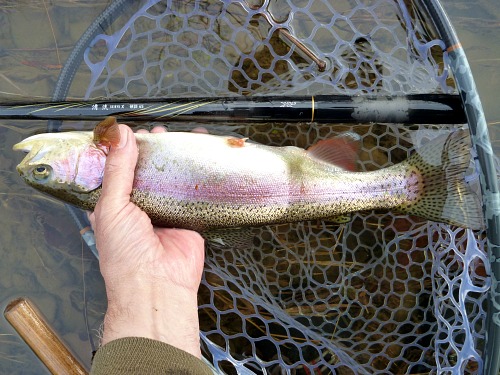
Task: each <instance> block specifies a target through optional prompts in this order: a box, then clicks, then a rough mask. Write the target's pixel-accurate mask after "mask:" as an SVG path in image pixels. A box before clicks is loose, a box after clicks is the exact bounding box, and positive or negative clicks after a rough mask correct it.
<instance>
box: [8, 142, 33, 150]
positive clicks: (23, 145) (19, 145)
mask: <svg viewBox="0 0 500 375" xmlns="http://www.w3.org/2000/svg"><path fill="white" fill-rule="evenodd" d="M32 148H33V143H31V142H30V143H28V142H26V141H22V142H19V143H16V144H15V145H14V146H12V150H14V151H22V152H25V153H28V152H30V151H31V149H32Z"/></svg>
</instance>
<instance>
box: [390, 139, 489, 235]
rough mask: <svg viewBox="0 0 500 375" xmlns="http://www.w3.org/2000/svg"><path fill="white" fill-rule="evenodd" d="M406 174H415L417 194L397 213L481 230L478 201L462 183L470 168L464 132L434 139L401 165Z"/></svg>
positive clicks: (481, 223) (481, 217)
mask: <svg viewBox="0 0 500 375" xmlns="http://www.w3.org/2000/svg"><path fill="white" fill-rule="evenodd" d="M404 163H405V164H406V167H407V170H408V173H412V171H418V172H417V173H419V174H420V176H421V189H422V191H421V193H420V194H419V198H418V199H416V200H414V201H412V202H411V203H408V204H405V205H401V206H399V207H398V208H397V210H398V211H400V212H403V213H407V214H410V215H416V216H420V217H423V218H426V219H428V220H433V221H440V222H444V223H447V224H452V225H457V226H460V227H466V228H471V229H481V228H484V220H483V214H482V209H481V202H480V199H479V197H478V195H477V194H476V193H475V192H473V191H472V190H471V188H470V187H469V186H468V185H467V182H466V180H465V171H466V170H467V168H469V166H470V142H469V137H468V131H467V130H457V131H454V132H453V133H451V134H449V135H445V136H441V137H438V138H436V139H435V140H433V141H430V142H429V143H427V144H425V145H424V146H423V147H422V148H420V149H418V150H417V151H416V152H415V153H414V154H413V155H412V156H410V157H409V158H408V160H406V161H405V162H404Z"/></svg>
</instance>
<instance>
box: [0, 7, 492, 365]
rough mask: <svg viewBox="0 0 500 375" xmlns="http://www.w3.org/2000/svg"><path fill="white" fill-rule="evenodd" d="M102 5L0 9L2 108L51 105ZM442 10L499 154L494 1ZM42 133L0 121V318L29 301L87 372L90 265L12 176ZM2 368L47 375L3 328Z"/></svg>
mask: <svg viewBox="0 0 500 375" xmlns="http://www.w3.org/2000/svg"><path fill="white" fill-rule="evenodd" d="M2 3H3V2H2ZM0 4H1V3H0ZM106 5H107V4H106V3H104V2H89V3H86V2H83V1H82V2H79V1H67V2H64V1H60V2H53V3H48V2H43V1H40V2H39V1H31V2H29V1H22V2H12V3H11V2H5V5H0V98H1V99H3V100H15V99H20V98H23V97H24V98H34V97H40V98H50V97H51V95H52V92H53V89H54V85H55V82H56V80H57V77H58V75H59V71H60V68H61V65H62V64H63V63H64V61H65V60H66V58H67V56H68V54H69V53H70V51H71V50H72V47H73V45H74V43H75V41H76V40H78V38H79V37H80V35H81V34H82V32H83V31H84V30H85V29H86V27H87V26H88V24H89V23H90V22H91V20H93V19H95V18H96V17H97V16H98V15H99V14H100V12H101V11H102V9H103V8H104V7H105V6H106ZM444 5H445V8H446V10H447V11H448V12H449V15H450V17H451V20H452V23H453V24H454V26H455V28H456V30H457V32H458V35H459V38H460V39H461V42H462V44H463V45H464V47H465V50H466V53H467V56H468V58H469V62H470V64H471V67H472V70H473V73H474V77H475V80H476V83H477V85H478V91H479V93H480V95H481V99H482V102H483V106H484V109H485V113H486V118H487V121H488V123H489V124H491V132H490V134H491V138H492V143H493V145H494V147H495V150H496V152H497V154H500V131H499V130H498V129H499V125H500V106H499V105H498V99H497V98H498V95H497V94H496V91H497V88H498V87H499V86H500V52H499V51H500V38H499V37H498V35H499V33H498V32H499V29H500V5H499V3H498V1H497V0H479V1H476V2H474V4H472V2H469V1H465V0H464V1H456V0H453V1H452V0H447V1H444ZM56 43H57V44H56ZM89 126H90V124H89ZM44 129H46V122H44V121H11V120H0V135H1V139H3V143H2V145H1V146H0V206H1V210H2V214H1V216H0V224H1V226H0V228H1V230H0V239H1V244H0V251H1V254H2V261H1V264H0V267H1V268H2V270H1V272H0V308H1V309H2V311H3V309H4V307H5V306H6V305H7V303H8V302H9V301H10V300H12V299H14V298H16V297H19V296H28V297H29V298H31V299H32V300H33V301H34V302H35V303H36V304H37V306H38V307H39V308H40V310H41V311H42V312H43V314H44V315H45V316H46V318H47V320H48V321H49V322H50V324H51V325H52V326H53V327H54V329H55V330H56V331H57V333H58V334H59V335H60V337H61V338H62V339H63V340H64V342H66V343H67V344H68V345H69V346H70V347H71V348H72V349H73V351H74V352H75V354H76V355H77V357H78V358H80V359H81V361H82V362H84V363H85V364H86V366H89V363H90V355H91V354H90V353H91V350H92V349H91V344H90V341H89V331H88V329H87V326H86V324H85V317H84V311H87V313H88V318H89V326H90V334H91V335H92V337H93V340H94V341H96V340H97V339H96V336H97V329H98V327H99V324H100V321H101V319H102V312H103V311H104V309H105V303H104V294H103V285H102V280H101V277H100V274H99V271H98V265H97V262H96V261H95V259H94V258H93V256H92V255H91V254H90V253H89V252H88V250H87V248H86V246H85V244H83V243H82V240H81V238H80V235H79V233H78V229H77V228H76V226H75V225H74V223H73V220H72V218H71V217H70V214H69V213H68V212H67V210H66V209H65V208H64V207H62V205H61V204H60V203H58V202H56V201H55V200H52V199H51V198H47V197H42V196H41V195H40V194H39V193H37V192H35V191H34V190H33V189H31V188H29V187H27V186H26V185H24V184H23V183H22V182H21V181H20V179H19V178H18V175H17V173H16V172H15V166H16V165H17V163H18V162H19V161H20V160H21V158H22V155H20V154H14V153H12V152H11V151H10V150H11V148H12V145H13V144H15V143H16V142H18V141H20V140H21V139H23V138H25V137H26V136H27V135H28V134H33V133H35V132H39V131H41V130H44ZM85 302H86V303H87V308H86V309H85V308H84V303H85ZM0 368H1V369H2V372H3V373H23V374H41V373H44V372H46V373H48V372H47V371H46V369H45V368H44V367H43V366H42V365H41V364H40V362H39V361H38V360H37V358H36V357H35V356H34V355H33V354H32V352H31V350H30V349H29V348H28V347H27V346H26V345H25V343H24V342H23V341H22V340H20V339H19V337H18V336H17V334H16V333H15V332H14V331H13V330H12V329H11V327H10V325H9V324H8V323H7V322H6V321H5V320H4V319H3V318H1V319H0Z"/></svg>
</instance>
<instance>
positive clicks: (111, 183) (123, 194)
mask: <svg viewBox="0 0 500 375" xmlns="http://www.w3.org/2000/svg"><path fill="white" fill-rule="evenodd" d="M118 127H119V130H120V142H119V144H118V146H112V147H111V149H110V151H109V153H108V156H107V157H106V164H105V166H104V176H103V180H102V192H101V197H100V199H99V201H100V203H101V204H105V205H106V209H107V210H108V211H113V212H118V211H120V210H121V209H122V208H123V207H125V206H126V205H127V204H128V203H129V202H130V194H131V193H132V185H133V181H134V170H135V166H136V164H137V157H138V149H137V144H136V141H135V135H134V133H133V132H132V129H130V128H129V127H128V126H127V125H123V124H120V125H118Z"/></svg>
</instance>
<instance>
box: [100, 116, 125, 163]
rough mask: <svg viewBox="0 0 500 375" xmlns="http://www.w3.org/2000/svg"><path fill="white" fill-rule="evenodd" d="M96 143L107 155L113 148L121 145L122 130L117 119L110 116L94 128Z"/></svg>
mask: <svg viewBox="0 0 500 375" xmlns="http://www.w3.org/2000/svg"><path fill="white" fill-rule="evenodd" d="M94 143H95V145H96V146H97V147H99V148H100V149H103V151H104V152H105V153H106V154H107V153H108V150H109V148H110V147H111V146H115V147H116V146H118V144H119V143H120V129H119V128H118V123H117V122H116V117H113V116H108V117H106V118H105V119H104V120H102V121H101V122H100V123H98V124H97V125H96V127H95V128H94Z"/></svg>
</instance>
